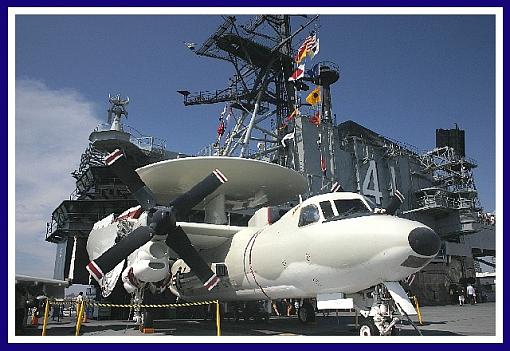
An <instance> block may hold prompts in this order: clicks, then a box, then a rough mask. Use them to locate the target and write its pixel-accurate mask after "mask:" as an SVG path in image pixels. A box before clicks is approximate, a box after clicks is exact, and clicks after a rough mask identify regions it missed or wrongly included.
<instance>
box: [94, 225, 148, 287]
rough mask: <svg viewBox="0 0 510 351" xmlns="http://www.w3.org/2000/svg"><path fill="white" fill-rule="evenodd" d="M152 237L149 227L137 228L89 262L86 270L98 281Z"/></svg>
mask: <svg viewBox="0 0 510 351" xmlns="http://www.w3.org/2000/svg"><path fill="white" fill-rule="evenodd" d="M153 236H154V231H153V230H152V229H151V228H150V227H146V226H143V227H138V228H136V229H135V230H133V231H132V232H131V233H129V234H128V235H127V236H126V237H124V238H123V239H122V240H121V241H119V242H118V243H117V244H115V245H114V246H112V247H110V248H109V249H108V250H106V251H105V252H104V253H103V254H102V255H101V256H99V257H98V258H96V259H95V260H92V261H90V262H89V264H88V265H87V267H86V268H87V270H88V271H89V273H90V274H91V275H92V276H93V277H94V278H95V279H96V280H97V281H100V280H101V278H102V277H103V276H104V275H105V274H106V273H108V272H109V271H111V270H112V269H114V268H115V266H117V265H118V264H119V263H120V262H122V260H124V259H125V258H127V257H128V256H129V255H130V254H131V253H132V252H133V251H135V250H136V249H138V248H139V247H140V246H142V245H144V244H145V243H147V242H148V241H149V240H151V239H152V237H153Z"/></svg>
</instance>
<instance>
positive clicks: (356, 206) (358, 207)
mask: <svg viewBox="0 0 510 351" xmlns="http://www.w3.org/2000/svg"><path fill="white" fill-rule="evenodd" d="M334 203H335V207H336V209H337V211H338V215H339V216H348V215H350V214H353V213H356V214H359V213H371V211H370V209H369V208H368V207H367V206H366V205H365V203H364V202H363V201H361V200H360V199H342V200H334Z"/></svg>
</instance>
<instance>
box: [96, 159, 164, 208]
mask: <svg viewBox="0 0 510 351" xmlns="http://www.w3.org/2000/svg"><path fill="white" fill-rule="evenodd" d="M105 162H106V164H107V165H108V166H109V167H110V168H111V169H112V170H113V172H114V173H115V174H116V175H117V177H119V178H120V180H122V182H123V183H124V184H126V185H127V187H128V188H129V190H130V191H131V193H132V194H133V196H134V197H135V199H136V200H137V201H138V203H139V204H140V205H141V206H142V208H143V209H144V210H148V209H151V208H153V207H154V206H156V198H155V196H154V194H153V193H152V191H151V190H150V189H149V188H148V187H147V186H146V185H145V183H144V182H143V181H142V179H140V176H139V175H138V173H136V172H135V170H134V169H132V168H131V167H130V166H129V163H128V162H127V159H126V157H125V156H124V153H123V152H122V151H121V150H120V149H116V150H115V151H114V152H112V153H111V154H109V155H108V156H106V159H105Z"/></svg>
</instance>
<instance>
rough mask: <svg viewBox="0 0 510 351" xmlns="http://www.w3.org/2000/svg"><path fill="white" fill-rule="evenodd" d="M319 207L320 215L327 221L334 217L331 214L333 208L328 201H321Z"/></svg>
mask: <svg viewBox="0 0 510 351" xmlns="http://www.w3.org/2000/svg"><path fill="white" fill-rule="evenodd" d="M319 205H320V206H321V210H322V214H323V215H324V218H326V219H329V218H332V217H334V216H335V214H334V213H333V207H331V202H330V201H322V202H321V203H319Z"/></svg>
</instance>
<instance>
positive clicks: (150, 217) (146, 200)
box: [86, 149, 227, 290]
mask: <svg viewBox="0 0 510 351" xmlns="http://www.w3.org/2000/svg"><path fill="white" fill-rule="evenodd" d="M105 161H106V164H107V165H108V166H109V167H110V168H111V169H112V170H113V172H114V173H115V174H116V175H117V176H118V177H119V178H120V179H121V180H122V182H123V183H124V184H126V186H127V187H128V188H129V190H130V191H131V193H132V194H133V196H134V197H135V199H136V200H137V201H138V202H139V203H140V205H141V206H142V208H143V209H144V210H145V211H147V225H146V226H140V227H138V228H136V229H134V230H133V231H132V232H131V233H129V234H128V235H127V236H125V237H124V238H123V239H122V240H120V241H119V242H118V243H117V244H116V245H114V246H112V247H111V248H110V249H108V250H107V251H105V252H104V253H103V254H102V255H101V256H99V257H98V258H97V259H95V260H93V261H91V262H90V263H89V264H88V265H87V267H86V268H87V270H88V271H89V272H90V274H91V275H92V276H93V277H94V278H95V279H96V280H98V281H99V280H101V278H102V277H103V276H104V274H105V273H107V272H109V271H111V270H112V269H113V268H114V267H115V266H116V265H117V264H119V263H120V262H122V260H124V259H125V258H127V257H128V256H129V255H130V254H131V253H132V252H133V251H135V250H136V249H138V248H139V247H141V246H143V245H144V244H146V243H147V242H149V241H150V240H151V239H152V238H153V237H154V236H155V235H160V236H163V235H166V240H165V243H166V244H167V245H168V247H169V248H171V249H172V250H173V251H175V252H176V253H177V254H178V255H179V256H180V257H181V258H182V259H183V260H184V261H185V262H186V264H187V265H188V266H189V267H190V268H191V270H192V271H193V272H194V273H195V274H196V275H197V277H198V278H199V279H200V281H201V282H202V283H203V284H204V287H206V288H207V289H208V290H211V289H212V288H214V287H215V286H216V284H217V283H218V282H219V278H218V277H217V276H216V274H215V273H214V272H213V271H212V270H211V268H210V267H209V266H208V265H207V263H206V262H205V261H204V260H203V259H202V257H201V256H200V254H199V253H198V252H197V251H196V250H195V248H194V247H193V245H191V241H190V240H189V238H188V236H187V235H186V233H185V232H184V230H183V229H182V228H181V227H180V226H177V225H176V216H177V215H179V216H183V215H186V214H187V213H189V212H190V211H191V210H192V209H193V207H195V206H196V205H198V204H199V203H200V202H201V201H202V200H203V199H204V198H206V197H207V196H208V195H210V194H212V193H213V192H214V191H215V190H216V189H217V188H218V187H219V186H220V185H222V184H223V183H225V182H227V178H226V177H225V176H224V175H223V174H222V173H221V171H219V170H218V169H216V170H214V171H213V172H212V173H211V174H209V175H208V176H207V177H205V178H204V179H203V180H202V181H201V182H199V183H198V184H196V185H195V186H193V188H191V189H190V190H189V191H188V192H186V193H184V194H183V195H181V196H179V197H177V198H176V199H175V200H173V201H172V202H170V204H169V205H168V206H158V205H157V204H156V199H155V196H154V194H153V193H152V191H151V190H150V189H149V188H148V187H147V186H146V185H145V183H144V182H143V181H142V179H140V176H139V175H138V174H137V173H136V172H135V171H134V170H133V169H132V168H131V167H130V166H129V164H128V162H127V159H126V157H125V156H124V153H123V152H122V151H121V150H119V149H117V150H115V151H114V152H112V153H111V154H110V155H108V156H107V157H106V159H105Z"/></svg>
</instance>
